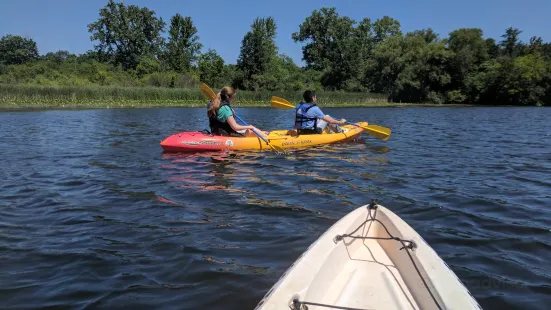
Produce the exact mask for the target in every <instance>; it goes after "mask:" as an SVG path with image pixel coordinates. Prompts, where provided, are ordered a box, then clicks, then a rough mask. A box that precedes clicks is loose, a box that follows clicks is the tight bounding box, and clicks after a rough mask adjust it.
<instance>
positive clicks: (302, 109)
mask: <svg viewBox="0 0 551 310" xmlns="http://www.w3.org/2000/svg"><path fill="white" fill-rule="evenodd" d="M302 98H303V99H304V101H302V102H301V103H299V104H298V105H297V107H296V109H295V129H296V130H297V132H298V133H299V134H321V133H323V130H324V129H327V131H328V132H329V133H336V132H342V129H341V128H340V127H339V125H343V124H345V123H346V120H345V119H344V118H341V120H339V121H337V120H336V119H334V118H332V117H331V116H329V115H325V114H324V113H323V112H322V111H321V109H320V108H319V107H318V106H317V105H316V101H317V98H316V93H315V92H314V91H313V90H307V91H305V92H304V94H303V95H302Z"/></svg>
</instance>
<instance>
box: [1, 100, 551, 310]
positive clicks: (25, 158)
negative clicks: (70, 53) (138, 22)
mask: <svg viewBox="0 0 551 310" xmlns="http://www.w3.org/2000/svg"><path fill="white" fill-rule="evenodd" d="M238 111H239V113H240V114H241V117H242V118H244V119H245V120H247V121H248V122H249V123H252V124H254V125H255V126H257V127H259V128H261V129H263V130H270V129H284V128H290V127H291V125H292V124H291V122H292V117H293V116H292V113H293V112H292V111H278V110H270V109H245V108H242V109H238ZM324 112H326V113H329V114H331V115H333V116H336V117H344V118H347V119H348V120H350V121H364V120H367V121H369V122H370V123H373V124H378V125H383V126H387V127H391V128H392V130H393V134H392V136H391V138H390V140H389V141H387V142H382V141H380V140H376V139H374V138H372V137H370V136H368V135H364V136H363V137H362V138H361V139H360V140H358V141H353V142H350V143H344V144H337V145H330V146H322V147H316V148H311V149H305V150H300V151H295V152H291V153H289V154H286V155H278V154H274V153H270V152H263V153H261V152H238V153H237V152H236V153H210V154H188V155H185V154H178V155H174V154H163V153H162V150H161V147H160V146H159V142H160V141H161V140H162V139H163V138H165V137H166V136H168V135H170V134H173V133H175V132H177V131H184V130H201V129H204V128H206V127H207V120H206V117H205V111H204V110H203V109H179V108H160V109H104V110H78V111H32V112H31V111H4V112H0V158H1V165H0V261H1V266H2V268H0V308H1V309H38V308H41V309H46V308H48V309H109V308H110V309H121V308H126V309H252V308H254V307H255V306H256V304H257V303H258V302H259V301H260V300H261V298H262V297H263V295H264V294H265V293H266V291H268V290H269V289H270V287H271V286H272V285H273V284H274V283H275V282H276V281H277V279H278V278H279V277H280V276H281V274H282V273H283V272H284V271H285V270H286V269H287V267H289V266H290V264H291V263H293V262H294V261H295V260H296V259H297V258H298V256H299V255H300V254H301V253H303V251H304V250H306V248H307V247H308V246H309V245H310V244H311V243H312V242H314V241H315V240H316V239H317V238H318V237H319V236H320V235H321V234H322V233H323V232H324V231H325V230H327V229H328V228H329V227H330V226H331V225H332V224H333V223H335V222H336V221H337V220H338V219H340V218H341V217H342V216H344V215H345V214H347V213H349V212H350V211H352V210H353V209H355V208H357V207H359V206H361V205H364V204H367V203H369V202H370V200H371V199H377V200H379V202H380V203H381V204H382V205H384V206H386V207H387V208H389V209H391V210H392V211H393V212H395V213H396V214H398V215H399V216H400V217H402V218H403V219H404V220H405V221H406V222H407V223H408V224H409V225H411V226H412V227H413V228H414V229H416V230H417V231H418V232H419V234H421V236H422V237H423V238H424V239H425V240H426V241H427V242H428V243H429V244H430V245H431V246H432V247H433V248H434V250H435V251H436V252H437V253H438V254H439V255H440V256H441V257H442V258H443V259H444V261H445V262H446V263H447V264H448V265H449V266H450V267H451V268H452V270H453V271H454V272H455V273H456V274H457V276H458V277H459V278H460V279H461V281H462V282H463V283H464V284H465V285H466V287H467V288H468V289H469V290H470V292H471V293H472V294H473V295H474V297H475V298H476V299H477V301H478V302H479V303H480V305H481V306H482V307H483V308H484V309H549V304H550V303H551V264H550V260H551V109H549V108H480V107H479V108H467V107H465V108H363V109H352V108H350V109H324Z"/></svg>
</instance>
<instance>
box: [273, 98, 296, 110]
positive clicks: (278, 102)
mask: <svg viewBox="0 0 551 310" xmlns="http://www.w3.org/2000/svg"><path fill="white" fill-rule="evenodd" d="M270 104H271V105H272V108H276V109H294V108H295V106H294V105H293V104H292V103H290V102H289V101H287V100H285V99H283V98H279V97H276V96H272V100H270Z"/></svg>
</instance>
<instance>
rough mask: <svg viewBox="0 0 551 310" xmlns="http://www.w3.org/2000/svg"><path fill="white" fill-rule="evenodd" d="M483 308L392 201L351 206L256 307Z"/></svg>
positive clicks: (270, 309) (297, 309) (310, 309)
mask: <svg viewBox="0 0 551 310" xmlns="http://www.w3.org/2000/svg"><path fill="white" fill-rule="evenodd" d="M331 308H333V309H385V310H388V309H390V310H394V309H414V310H420V309H423V310H424V309H430V310H439V309H448V310H450V309H455V310H468V309H480V306H479V305H478V304H477V302H476V300H475V299H474V298H473V297H472V296H471V294H470V293H469V291H468V290H467V289H466V288H465V286H464V285H463V284H462V283H461V281H459V279H458V278H457V276H456V275H455V274H454V273H453V271H452V270H451V269H450V268H449V267H448V265H447V264H446V263H445V262H444V261H442V259H441V258H440V257H439V256H438V254H437V253H436V252H435V251H434V250H433V249H432V248H431V247H430V246H429V245H428V244H427V243H426V242H425V240H423V238H422V237H421V236H420V235H419V234H418V233H417V232H416V231H415V230H413V228H411V227H410V226H409V225H408V224H407V223H405V222H404V221H403V220H402V219H400V218H399V217H398V216H397V215H396V214H394V213H393V212H392V211H390V210H388V209H387V208H385V207H383V206H380V205H377V204H374V203H372V204H370V205H366V206H363V207H360V208H357V209H356V210H354V211H352V212H350V213H349V214H348V215H346V216H345V217H343V218H342V219H341V220H339V221H338V222H336V223H335V224H334V225H333V226H332V227H331V228H330V229H328V230H327V231H326V232H325V233H324V234H323V235H322V236H320V237H319V238H318V240H316V242H314V243H313V244H312V245H311V246H310V247H309V248H308V249H307V250H306V251H305V252H304V253H303V254H302V255H301V256H300V257H299V258H298V259H297V261H295V263H293V265H291V267H289V269H288V270H287V271H286V272H285V273H284V274H283V275H282V277H281V278H280V279H279V281H277V283H276V284H274V286H273V287H272V289H270V290H269V291H268V292H267V293H266V296H265V297H264V298H263V299H262V300H261V301H260V302H259V304H258V306H257V308H256V309H262V310H276V309H277V310H279V309H294V310H303V309H308V310H314V309H316V310H318V309H319V310H321V309H331Z"/></svg>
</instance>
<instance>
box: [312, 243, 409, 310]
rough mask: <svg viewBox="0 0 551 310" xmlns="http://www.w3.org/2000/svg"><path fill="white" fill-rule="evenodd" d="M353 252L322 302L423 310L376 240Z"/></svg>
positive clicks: (364, 307)
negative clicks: (420, 309)
mask: <svg viewBox="0 0 551 310" xmlns="http://www.w3.org/2000/svg"><path fill="white" fill-rule="evenodd" d="M385 242H389V241H385ZM391 242H392V241H391ZM349 254H350V259H349V260H348V261H347V263H346V264H345V265H344V266H343V267H342V270H341V271H340V273H339V275H338V276H337V277H336V278H335V279H334V280H333V281H332V285H331V286H330V287H329V289H328V291H327V294H325V295H324V299H323V300H322V301H321V303H323V304H329V305H338V306H341V307H350V308H359V309H379V306H380V305H381V304H384V306H385V309H389V310H392V309H419V306H418V305H417V303H416V302H415V300H414V299H413V296H412V295H411V292H410V291H409V289H408V287H407V285H406V284H405V282H404V280H403V279H402V276H401V275H400V272H399V271H398V269H397V268H396V266H394V264H393V263H392V261H391V259H390V258H389V257H388V255H387V254H386V252H385V251H384V250H383V248H382V247H381V246H380V245H379V243H378V242H377V241H376V240H366V241H365V242H364V246H362V247H359V248H358V249H357V250H356V251H355V252H354V253H349ZM367 296H369V297H370V298H366V297H367ZM308 308H309V309H327V308H325V307H316V306H309V307H308Z"/></svg>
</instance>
